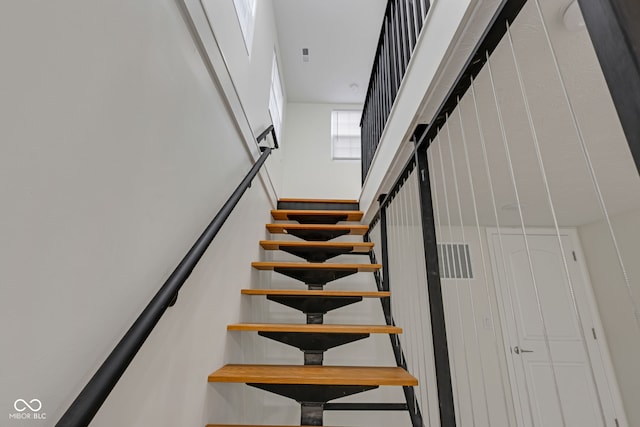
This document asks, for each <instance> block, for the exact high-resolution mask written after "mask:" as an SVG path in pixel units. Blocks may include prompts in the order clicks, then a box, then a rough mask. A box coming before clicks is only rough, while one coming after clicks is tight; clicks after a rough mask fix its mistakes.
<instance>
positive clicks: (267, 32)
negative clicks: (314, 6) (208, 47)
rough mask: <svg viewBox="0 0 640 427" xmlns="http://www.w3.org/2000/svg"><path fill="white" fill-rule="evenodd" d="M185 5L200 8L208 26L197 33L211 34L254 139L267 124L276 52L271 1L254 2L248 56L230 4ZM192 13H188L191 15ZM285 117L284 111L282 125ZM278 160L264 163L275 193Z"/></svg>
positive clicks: (216, 0)
mask: <svg viewBox="0 0 640 427" xmlns="http://www.w3.org/2000/svg"><path fill="white" fill-rule="evenodd" d="M186 2H187V3H188V4H196V5H197V6H198V7H200V4H202V5H203V6H204V11H205V13H206V18H207V19H208V23H207V24H208V25H207V27H206V28H204V27H202V28H199V31H202V32H206V31H212V32H213V33H214V35H215V38H216V41H217V43H218V45H219V48H220V50H221V51H222V54H223V55H224V60H225V62H226V65H227V66H228V68H229V72H230V74H231V76H232V79H233V84H234V86H235V88H236V90H237V92H238V95H239V97H240V100H241V102H242V107H243V109H244V112H245V113H246V116H247V118H248V120H249V122H250V123H251V127H252V129H253V132H254V134H255V135H258V134H260V132H262V131H263V130H264V129H266V128H267V127H268V126H269V125H270V124H271V117H270V115H269V110H268V105H269V89H270V87H271V65H272V60H273V52H274V50H275V51H276V52H279V47H278V34H277V29H276V21H275V15H274V11H273V1H272V0H260V1H257V2H256V16H255V28H254V35H253V43H252V45H251V51H250V52H248V51H247V48H246V47H245V43H244V40H243V38H242V32H241V30H240V24H239V22H238V18H237V15H236V12H235V7H234V5H233V1H231V0H228V1H220V0H203V1H202V2H200V1H199V0H195V1H191V0H186ZM193 9H194V8H191V9H190V10H191V11H193ZM209 25H210V26H209ZM278 55H279V54H278ZM279 68H280V75H281V79H282V84H283V90H284V92H285V99H286V87H285V86H284V83H285V80H286V79H285V76H284V73H283V67H282V66H280V67H279ZM286 114H287V113H286V108H285V113H284V121H285V122H286ZM282 156H283V152H282V150H280V151H275V152H274V153H273V155H272V156H271V158H270V159H269V161H268V162H267V167H268V169H269V175H270V176H271V179H272V181H273V184H274V186H275V188H276V191H277V192H279V191H280V189H281V186H282V174H281V171H282Z"/></svg>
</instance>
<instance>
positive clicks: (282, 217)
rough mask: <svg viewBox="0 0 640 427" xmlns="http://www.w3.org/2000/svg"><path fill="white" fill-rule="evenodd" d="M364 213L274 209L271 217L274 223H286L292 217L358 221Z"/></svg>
mask: <svg viewBox="0 0 640 427" xmlns="http://www.w3.org/2000/svg"><path fill="white" fill-rule="evenodd" d="M363 215H364V212H362V211H337V210H324V209H322V210H320V209H274V210H272V211H271V216H272V217H273V219H275V220H276V221H287V220H289V219H290V218H291V217H292V216H316V217H323V216H327V217H329V216H339V217H342V216H346V217H347V218H346V219H344V221H360V220H361V219H362V216H363Z"/></svg>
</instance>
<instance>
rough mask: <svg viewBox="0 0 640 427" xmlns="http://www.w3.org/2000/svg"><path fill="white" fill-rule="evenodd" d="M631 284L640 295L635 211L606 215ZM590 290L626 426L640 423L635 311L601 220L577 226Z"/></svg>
mask: <svg viewBox="0 0 640 427" xmlns="http://www.w3.org/2000/svg"><path fill="white" fill-rule="evenodd" d="M611 223H612V226H613V230H614V233H615V235H616V239H617V241H618V245H619V248H620V253H621V256H622V260H623V262H624V266H625V269H626V271H627V274H628V276H629V279H630V287H631V290H632V292H633V294H634V296H635V298H636V301H638V298H639V297H638V296H639V295H640V265H639V264H638V253H640V211H634V212H627V213H624V214H619V215H616V216H614V217H612V218H611ZM578 231H579V234H580V240H581V241H582V248H583V251H584V255H585V257H586V259H587V265H588V268H589V274H590V276H591V283H592V285H593V292H594V295H595V297H596V302H597V304H598V310H599V311H600V318H601V319H602V326H603V327H604V330H605V333H606V335H607V343H608V344H609V351H610V353H611V359H612V362H613V367H614V370H615V373H616V377H617V380H618V386H619V387H620V391H621V393H622V400H623V402H624V407H625V411H626V413H627V419H628V421H629V425H630V426H636V425H640V408H639V407H638V405H637V397H638V395H640V370H638V359H639V358H640V327H639V326H638V325H639V324H640V319H639V318H638V316H640V313H634V309H633V305H632V304H631V300H630V298H629V293H628V291H627V288H626V284H625V281H624V276H623V274H622V270H621V268H620V263H619V261H618V258H617V256H616V252H615V249H614V247H613V243H612V240H611V235H610V233H609V228H608V226H607V224H606V222H605V221H598V222H595V223H592V224H588V225H584V226H582V227H579V228H578Z"/></svg>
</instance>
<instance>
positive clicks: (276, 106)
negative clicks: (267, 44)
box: [269, 51, 284, 140]
mask: <svg viewBox="0 0 640 427" xmlns="http://www.w3.org/2000/svg"><path fill="white" fill-rule="evenodd" d="M283 113H284V93H283V92H282V81H281V80H280V70H278V58H277V57H276V53H275V51H274V52H273V64H272V65H271V92H270V93H269V114H271V123H273V128H274V129H275V131H276V136H277V137H278V140H279V139H281V138H280V135H281V129H282V116H283Z"/></svg>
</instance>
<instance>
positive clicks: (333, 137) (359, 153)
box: [331, 109, 362, 162]
mask: <svg viewBox="0 0 640 427" xmlns="http://www.w3.org/2000/svg"><path fill="white" fill-rule="evenodd" d="M341 112H343V113H347V112H348V113H358V117H359V118H360V117H362V110H355V109H334V110H331V160H332V161H339V162H349V161H358V162H359V161H362V137H361V131H362V130H361V129H360V119H358V120H357V121H356V122H355V123H357V125H356V127H357V129H358V134H357V136H356V135H353V136H352V135H343V137H345V138H347V137H354V138H357V140H358V150H357V157H345V156H339V157H337V156H336V153H335V151H336V144H335V143H336V140H337V138H339V137H340V135H339V134H335V133H334V128H335V124H334V123H335V118H336V117H337V116H338V115H339V114H340V113H341Z"/></svg>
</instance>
